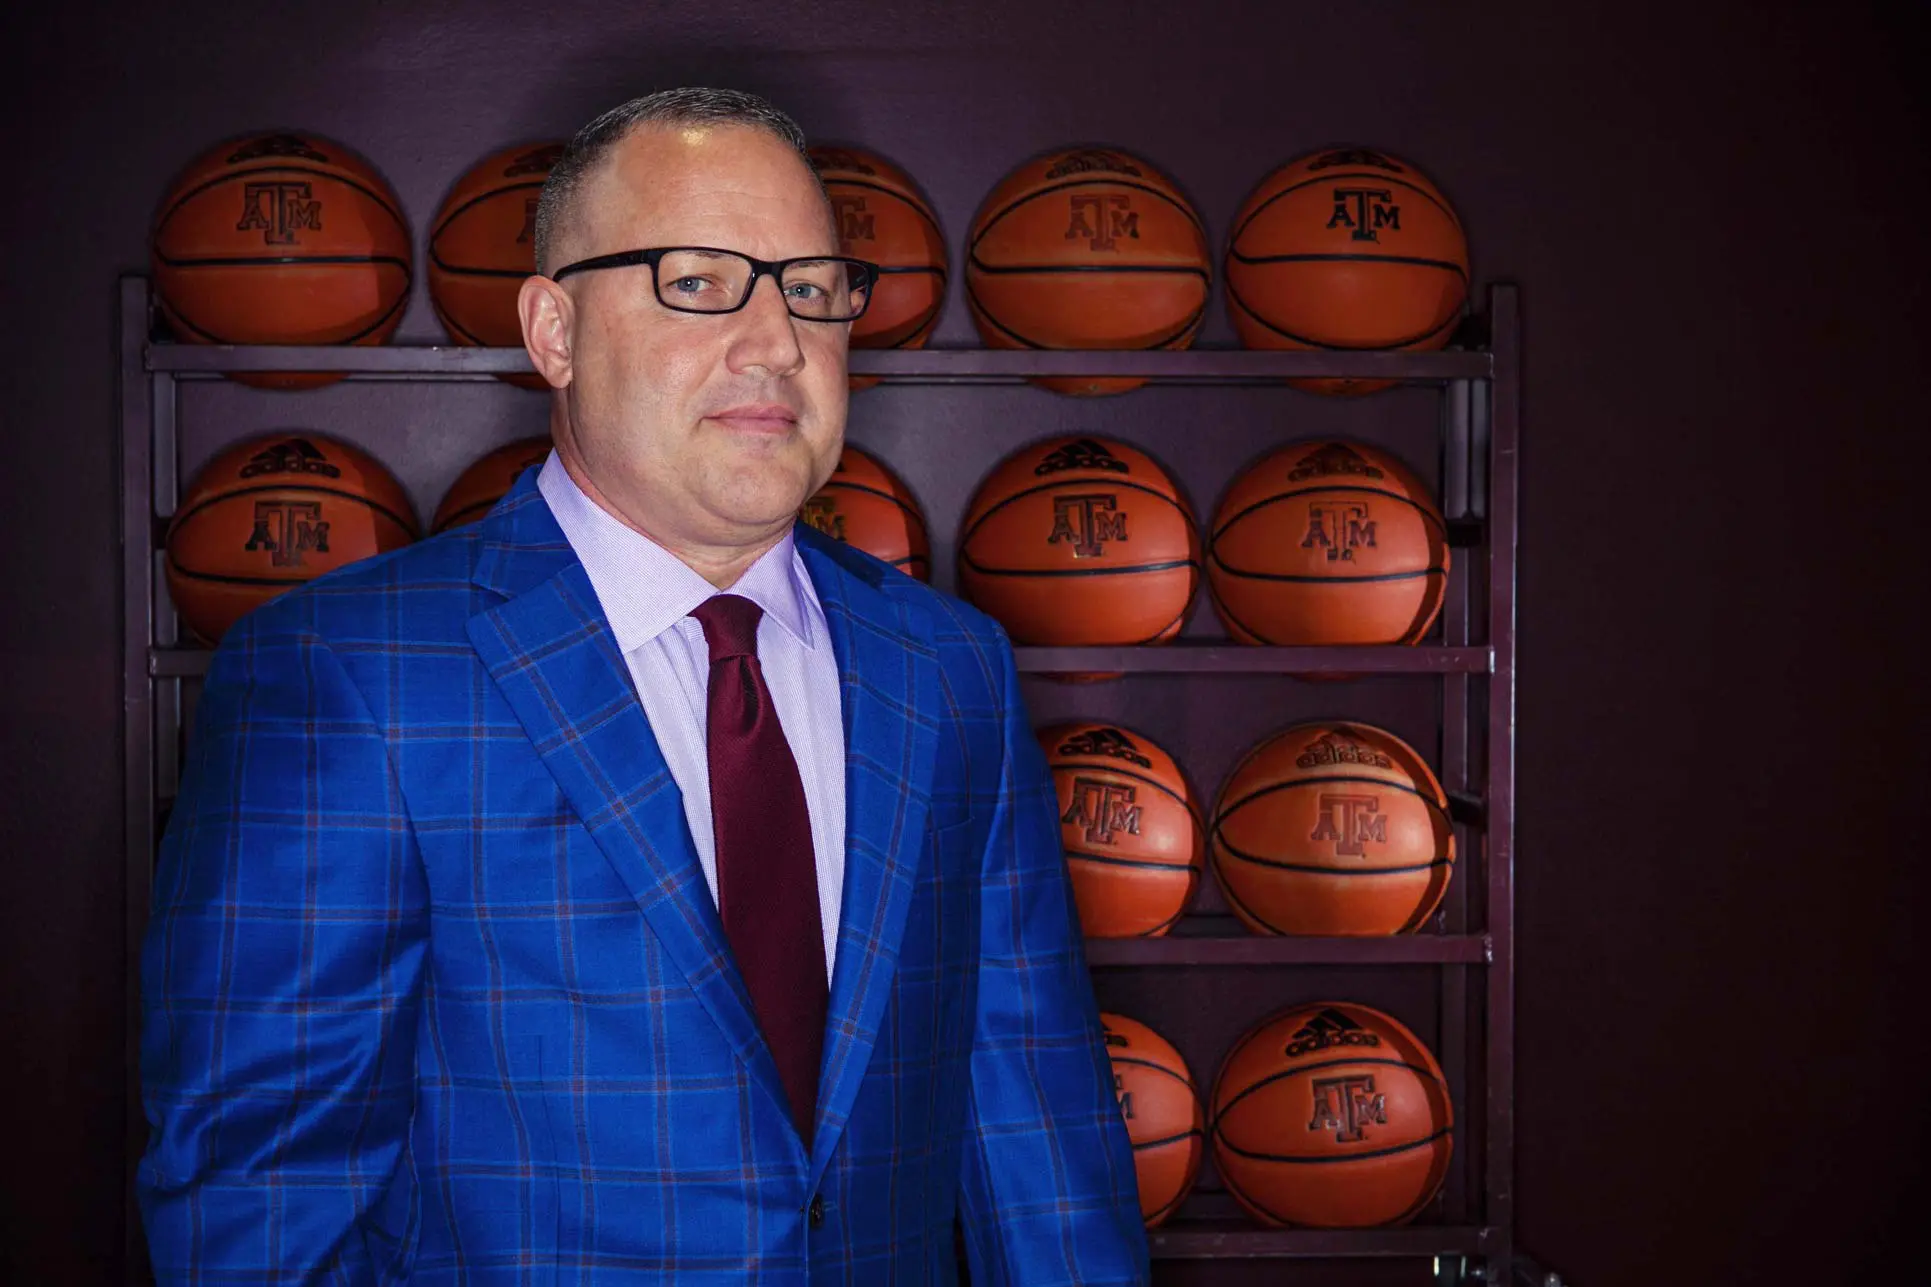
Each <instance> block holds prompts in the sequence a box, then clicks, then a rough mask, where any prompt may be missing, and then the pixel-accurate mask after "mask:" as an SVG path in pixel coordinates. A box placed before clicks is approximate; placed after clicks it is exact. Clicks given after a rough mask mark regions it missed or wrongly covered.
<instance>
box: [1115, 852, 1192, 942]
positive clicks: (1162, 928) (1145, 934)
mask: <svg viewBox="0 0 1931 1287" xmlns="http://www.w3.org/2000/svg"><path fill="white" fill-rule="evenodd" d="M1186 870H1187V892H1186V894H1185V895H1183V896H1182V897H1181V899H1180V909H1179V910H1178V911H1176V912H1175V913H1174V914H1173V915H1171V916H1169V917H1167V919H1165V920H1163V921H1161V922H1160V923H1159V924H1158V925H1155V926H1154V927H1153V928H1152V929H1143V930H1141V931H1140V932H1139V933H1138V934H1134V935H1131V936H1130V937H1133V938H1158V937H1159V936H1160V935H1162V934H1164V933H1166V932H1167V931H1168V930H1170V929H1172V928H1173V927H1174V926H1175V925H1176V924H1178V923H1179V921H1180V918H1181V917H1182V916H1185V915H1186V914H1187V904H1189V903H1191V902H1192V901H1193V894H1194V890H1196V889H1198V888H1199V887H1200V873H1199V872H1198V871H1196V870H1195V869H1194V868H1192V867H1189V868H1187V869H1186Z"/></svg>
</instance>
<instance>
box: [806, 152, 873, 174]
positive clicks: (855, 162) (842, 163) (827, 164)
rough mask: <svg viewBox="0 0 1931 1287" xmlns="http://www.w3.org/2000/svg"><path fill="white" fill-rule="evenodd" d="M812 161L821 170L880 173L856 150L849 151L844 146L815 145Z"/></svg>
mask: <svg viewBox="0 0 1931 1287" xmlns="http://www.w3.org/2000/svg"><path fill="white" fill-rule="evenodd" d="M811 163H812V165H813V166H815V167H816V168H817V169H819V170H821V171H823V170H844V171H846V172H848V173H850V174H877V173H878V170H877V168H876V167H874V166H872V165H871V164H869V163H868V162H867V161H866V160H865V158H863V157H861V156H859V155H858V153H856V152H847V151H846V150H845V149H844V148H837V147H815V148H813V149H811Z"/></svg>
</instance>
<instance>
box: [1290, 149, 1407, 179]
mask: <svg viewBox="0 0 1931 1287" xmlns="http://www.w3.org/2000/svg"><path fill="white" fill-rule="evenodd" d="M1337 165H1347V166H1353V165H1369V166H1373V167H1374V168H1375V169H1377V170H1387V171H1388V172H1390V173H1391V174H1400V173H1401V172H1402V167H1401V163H1400V162H1399V161H1395V160H1392V159H1390V158H1388V157H1385V156H1383V155H1381V153H1379V152H1370V151H1369V150H1368V149H1367V148H1365V147H1352V148H1342V149H1340V150H1339V151H1336V152H1329V153H1326V154H1325V155H1322V156H1320V157H1317V158H1316V159H1314V160H1312V161H1310V162H1308V167H1307V168H1308V169H1309V170H1310V171H1313V170H1331V169H1333V168H1334V167H1335V166H1337Z"/></svg>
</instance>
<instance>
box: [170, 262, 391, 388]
mask: <svg viewBox="0 0 1931 1287" xmlns="http://www.w3.org/2000/svg"><path fill="white" fill-rule="evenodd" d="M414 288H415V279H414V278H413V277H412V276H411V275H410V274H408V273H404V274H403V279H402V289H401V290H400V291H398V292H397V293H396V298H395V301H394V302H393V303H391V304H390V305H389V307H388V308H387V309H386V310H384V312H383V314H382V316H381V317H378V318H376V319H375V321H373V322H371V323H370V324H369V325H367V326H365V327H363V328H362V329H361V330H359V331H357V332H356V333H355V334H353V335H349V336H345V337H343V338H342V339H339V340H331V341H329V344H331V345H337V344H354V343H355V342H356V341H357V340H360V339H362V338H363V337H365V336H369V335H374V334H375V333H376V332H377V331H379V330H381V329H382V328H383V326H385V325H386V324H387V323H388V321H389V319H390V318H392V317H394V316H395V315H396V313H397V311H398V310H400V309H401V308H402V307H403V306H404V305H405V304H407V303H408V302H409V293H410V291H411V290H413V289H414ZM166 312H167V313H168V314H169V315H170V316H172V317H173V318H175V319H176V320H178V321H179V322H181V323H182V324H183V325H185V326H186V327H187V328H188V329H189V330H191V331H193V332H195V333H196V334H197V335H203V336H206V337H207V340H208V343H210V344H239V343H240V342H241V341H239V340H232V339H225V338H223V337H222V336H219V335H216V334H215V333H214V332H213V331H211V330H209V329H208V328H207V327H205V326H197V325H195V324H194V322H192V321H190V320H189V318H188V315H187V314H186V313H184V312H183V311H182V310H181V308H180V306H179V305H177V304H173V303H169V304H168V305H167V306H166ZM284 374H304V373H301V372H293V373H284Z"/></svg>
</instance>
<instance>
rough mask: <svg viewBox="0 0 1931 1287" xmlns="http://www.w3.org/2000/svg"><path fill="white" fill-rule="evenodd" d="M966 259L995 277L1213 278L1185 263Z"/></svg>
mask: <svg viewBox="0 0 1931 1287" xmlns="http://www.w3.org/2000/svg"><path fill="white" fill-rule="evenodd" d="M967 260H968V262H969V263H970V264H971V266H972V268H973V270H974V271H975V272H981V273H985V274H987V275H988V276H995V277H996V276H998V275H999V274H1001V273H1106V274H1107V275H1108V276H1112V275H1114V274H1116V273H1117V274H1121V275H1124V274H1127V273H1179V274H1183V275H1185V276H1188V277H1198V278H1199V279H1200V280H1201V282H1202V284H1204V285H1211V284H1212V283H1213V280H1214V275H1213V273H1212V272H1211V271H1209V270H1208V269H1205V268H1194V267H1191V266H1189V265H1187V264H1009V265H1005V266H1003V267H997V268H995V267H994V266H993V265H991V264H988V263H985V262H983V261H982V260H981V259H980V258H979V257H978V256H977V255H969V256H967Z"/></svg>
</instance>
